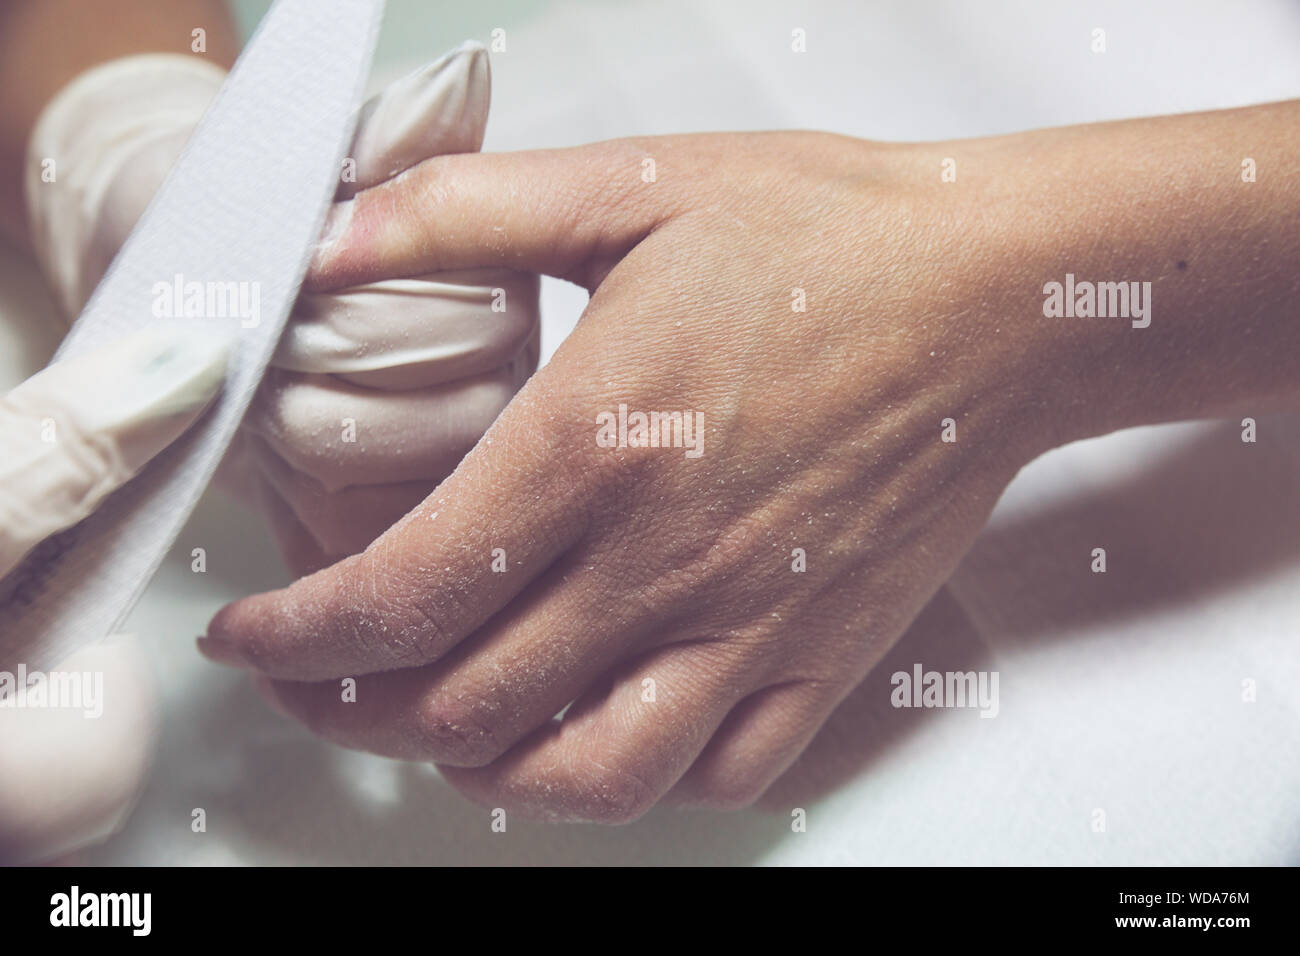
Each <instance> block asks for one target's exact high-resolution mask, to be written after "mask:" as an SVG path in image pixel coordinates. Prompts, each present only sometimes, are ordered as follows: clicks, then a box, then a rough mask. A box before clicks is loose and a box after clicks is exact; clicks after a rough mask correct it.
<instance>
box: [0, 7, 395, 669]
mask: <svg viewBox="0 0 1300 956" xmlns="http://www.w3.org/2000/svg"><path fill="white" fill-rule="evenodd" d="M382 11H383V3H382V0H278V2H277V3H276V4H275V6H274V7H272V8H271V10H270V12H269V13H268V14H267V15H266V18H265V19H264V20H263V22H262V24H261V26H260V27H259V28H258V31H257V33H256V34H255V35H254V37H253V38H252V40H251V41H250V42H249V45H248V47H247V48H246V50H245V52H244V54H243V55H242V56H241V57H240V59H239V61H238V62H237V63H236V64H235V67H234V69H233V70H232V71H231V74H230V77H229V78H228V79H227V81H226V83H225V85H224V86H223V87H222V89H221V91H220V93H219V94H218V95H217V98H216V99H215V101H214V102H213V104H212V107H211V108H210V109H209V110H208V112H207V114H206V115H205V116H204V118H203V121H202V122H201V123H200V124H199V127H198V129H196V130H195V132H194V135H193V137H192V138H191V139H190V142H189V144H188V145H187V146H186V148H185V151H184V152H183V153H182V155H181V158H180V159H179V160H178V161H177V164H176V166H175V168H174V169H173V170H172V172H171V174H170V175H169V176H168V178H167V181H166V182H165V183H164V184H163V186H162V188H161V189H160V190H159V192H158V195H157V196H156V197H155V199H154V201H153V203H152V204H151V205H150V207H149V208H148V210H146V212H145V214H144V216H143V217H141V220H140V222H139V224H138V225H137V226H136V229H135V231H134V232H132V233H131V236H130V238H129V239H128V240H127V242H126V244H125V245H124V246H123V248H122V251H121V253H120V254H119V255H118V257H117V259H116V260H115V261H114V263H113V265H112V267H111V268H110V269H109V271H108V274H107V275H106V276H105V277H104V280H103V281H102V282H101V283H100V284H99V287H98V288H97V289H96V290H95V294H94V295H93V296H92V297H91V299H90V301H89V302H88V303H87V305H86V308H85V310H84V311H83V312H82V314H81V316H80V318H79V319H78V320H77V322H76V324H75V325H74V326H73V329H72V331H71V332H70V333H69V335H68V338H67V340H66V341H65V342H64V344H63V346H62V347H61V348H60V350H59V353H58V355H57V356H56V357H55V360H56V361H58V360H61V359H64V358H69V357H71V356H73V355H77V354H80V353H82V352H84V351H87V350H89V349H93V348H95V347H97V346H99V345H102V344H104V343H106V342H108V341H111V340H113V339H116V338H119V337H121V336H122V335H124V334H126V333H128V332H131V331H134V330H136V329H138V328H141V327H143V326H145V325H147V324H149V323H151V322H178V321H179V322H187V323H192V324H194V326H195V329H196V332H198V331H200V329H201V328H203V327H205V326H206V327H208V328H211V327H212V326H213V325H215V324H222V323H224V324H225V325H227V326H228V327H230V328H231V329H233V330H235V343H236V344H235V347H234V349H233V350H232V354H231V360H230V369H229V372H228V374H227V378H226V383H225V387H224V389H223V391H222V394H221V395H220V396H219V397H218V399H217V401H216V402H215V404H214V406H213V407H212V409H210V410H209V412H208V413H207V414H206V415H205V417H204V418H203V419H202V420H201V421H200V422H199V423H198V424H197V425H196V426H195V427H194V428H193V429H191V431H190V432H189V433H187V434H186V435H185V436H184V437H182V438H181V439H180V441H178V442H177V443H176V444H174V445H173V446H172V447H171V448H169V449H168V450H167V451H166V452H164V453H163V454H162V455H160V456H159V457H158V458H156V459H155V460H154V461H153V462H152V463H150V465H149V466H148V467H146V468H145V469H144V470H143V471H142V472H141V473H140V474H139V475H137V476H136V477H135V478H134V479H133V480H132V481H131V482H130V483H129V484H128V485H126V486H125V487H123V488H122V489H120V490H119V491H118V492H117V493H115V494H114V495H113V496H112V497H111V498H110V499H109V500H108V501H107V502H105V504H104V506H103V507H101V508H100V510H99V511H97V512H96V513H95V514H93V515H91V516H90V517H89V518H87V519H86V520H85V521H83V522H82V523H81V524H79V525H77V526H76V527H74V528H71V529H69V530H68V531H66V532H64V533H62V534H59V535H56V536H55V537H53V538H51V539H49V540H47V541H45V542H44V543H43V544H41V545H39V546H38V547H37V548H36V550H35V551H33V552H32V553H31V554H30V555H29V556H28V557H27V559H26V560H25V561H24V562H23V564H22V565H20V566H19V567H17V568H15V569H14V571H13V572H12V573H11V574H10V575H9V576H8V577H7V578H6V579H5V580H4V581H3V582H2V583H0V670H5V669H8V670H13V669H14V667H15V666H16V665H17V664H18V663H20V662H21V663H25V664H27V665H28V667H29V668H34V669H48V668H50V667H53V666H55V665H57V664H58V662H59V661H60V660H61V659H62V658H63V657H65V656H66V655H67V654H68V653H70V652H71V651H73V650H75V649H76V648H78V647H80V646H82V645H85V644H88V643H91V642H93V641H96V640H99V639H100V638H102V637H104V636H105V635H107V634H109V633H111V632H112V631H113V630H115V629H116V628H118V627H119V626H120V625H121V624H122V621H123V620H124V619H125V617H126V615H127V614H128V613H129V612H130V610H131V608H132V606H133V605H134V604H135V602H136V600H137V599H138V598H139V596H140V594H141V592H142V591H143V590H144V588H145V585H146V584H147V583H148V581H149V579H150V578H151V577H152V576H153V573H154V572H155V571H156V570H157V569H158V565H159V564H160V563H161V562H162V558H163V556H164V555H165V553H166V551H167V549H168V548H169V547H170V546H171V544H172V542H173V541H174V540H175V539H176V536H177V534H178V533H179V532H180V529H181V526H182V525H183V524H184V522H185V519H186V518H187V517H188V516H189V514H190V512H191V510H192V509H193V507H194V505H195V503H196V502H197V501H198V498H199V495H200V494H202V492H203V489H204V487H205V486H206V485H207V483H208V480H209V479H210V478H211V476H212V473H213V471H214V470H215V469H216V466H217V464H218V462H219V461H220V459H221V456H222V454H223V452H224V451H225V449H226V447H227V446H228V445H229V444H230V441H231V439H232V438H233V437H234V434H235V429H236V428H237V427H238V425H239V421H240V419H241V418H242V417H243V414H244V411H245V409H246V408H247V406H248V403H249V401H250V400H251V398H252V396H253V393H254V391H255V390H256V388H257V385H258V382H259V381H260V379H261V377H262V374H263V372H264V371H265V369H266V365H267V362H268V361H269V360H270V357H271V354H272V352H273V351H274V349H275V345H276V341H277V339H278V338H279V336H280V332H281V330H282V329H283V327H284V322H285V320H286V318H287V317H288V314H289V311H290V309H291V308H292V306H293V302H294V299H295V298H296V297H297V294H298V287H299V286H300V285H301V283H302V278H303V275H304V273H305V271H306V268H307V261H308V257H309V255H310V251H311V247H312V244H313V242H314V240H315V239H316V236H317V235H318V234H319V232H320V228H321V224H322V222H323V220H324V216H325V212H326V209H327V208H328V206H329V201H330V199H331V198H332V196H333V194H334V191H335V188H336V186H337V185H338V171H339V168H340V163H341V162H342V158H343V155H344V150H345V149H346V147H347V145H348V142H349V140H350V138H351V135H352V129H353V126H354V125H355V121H356V114H357V107H358V105H359V103H360V98H361V93H362V89H363V87H364V84H365V79H366V74H367V72H368V69H369V64H370V58H371V55H372V52H373V48H374V41H375V35H376V33H377V31H378V24H379V20H380V17H381V14H382ZM178 276H180V277H182V278H181V280H179V281H180V288H181V289H182V292H183V293H184V292H185V290H186V289H187V288H188V289H189V290H194V289H196V288H198V289H203V290H206V289H208V288H212V289H213V290H217V291H218V294H214V295H213V296H212V297H208V296H207V295H206V292H205V294H204V296H203V298H202V302H203V305H202V307H200V308H191V310H190V311H191V312H194V311H198V312H203V313H205V314H203V315H201V316H196V315H190V316H189V317H183V318H160V317H157V316H156V315H155V311H156V310H155V305H156V304H157V302H158V300H159V284H160V283H166V284H172V285H173V286H174V285H175V284H176V283H177V281H178V280H177V277H178ZM190 283H199V284H200V285H199V286H197V287H196V286H193V285H188V284H190ZM227 283H235V284H239V283H243V284H244V285H242V286H239V285H236V286H233V287H232V286H227V285H225V284H227ZM218 284H221V286H220V289H219V288H218ZM230 288H239V289H242V290H243V292H244V296H245V297H244V300H243V301H244V303H245V304H250V303H251V301H252V296H253V290H256V296H257V300H256V301H257V304H258V309H257V314H256V316H255V318H256V324H253V321H252V316H251V310H249V309H245V310H243V311H244V314H245V317H244V318H241V317H240V316H239V315H227V316H226V317H221V316H220V315H219V314H213V313H220V312H230V311H236V312H238V311H239V310H238V309H234V310H232V309H223V308H221V301H220V300H221V296H222V295H224V294H225V292H224V290H226V289H230ZM197 301H198V300H193V301H192V302H191V303H187V302H186V301H185V297H184V295H183V296H182V298H181V299H180V301H179V302H176V303H173V304H176V305H180V306H181V314H182V315H183V314H184V311H185V308H184V307H185V306H186V305H187V304H191V305H193V304H194V303H196V302H197ZM157 311H166V309H165V307H164V308H162V309H159V310H157Z"/></svg>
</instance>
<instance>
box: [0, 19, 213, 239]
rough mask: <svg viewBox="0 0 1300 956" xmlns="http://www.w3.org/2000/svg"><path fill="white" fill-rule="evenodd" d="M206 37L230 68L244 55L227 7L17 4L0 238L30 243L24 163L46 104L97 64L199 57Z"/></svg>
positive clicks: (7, 68) (6, 32)
mask: <svg viewBox="0 0 1300 956" xmlns="http://www.w3.org/2000/svg"><path fill="white" fill-rule="evenodd" d="M199 28H201V29H203V30H204V33H205V35H204V44H205V46H206V52H204V53H202V54H199V55H201V56H204V57H205V58H207V59H209V60H211V61H212V62H214V63H217V64H218V65H221V66H229V65H230V64H231V63H232V62H233V61H234V57H235V53H236V52H237V50H238V44H237V39H236V32H235V28H234V25H233V23H232V21H231V19H230V16H229V13H228V11H227V10H226V6H225V4H224V3H223V2H222V0H169V2H160V0H114V2H113V3H99V2H93V0H14V2H10V3H6V4H5V5H4V7H3V9H0V233H3V235H4V236H5V237H6V238H7V239H9V240H11V241H15V242H18V243H20V244H21V243H25V242H26V225H25V218H26V217H25V213H24V209H23V195H22V189H23V162H24V153H25V150H26V146H27V139H28V137H29V136H30V135H31V131H32V128H33V126H34V125H35V123H36V119H37V117H38V116H39V115H40V112H41V110H42V109H43V108H44V106H45V104H46V103H48V102H49V101H50V99H51V98H52V97H53V96H54V95H55V94H56V93H57V92H58V91H59V90H60V89H61V88H62V87H63V86H64V85H65V84H66V83H68V82H69V81H70V80H71V79H73V78H74V77H75V76H76V75H77V74H79V73H81V72H82V71H84V70H86V69H88V68H90V67H92V66H94V65H95V64H97V63H102V62H106V61H108V60H112V59H116V58H118V57H123V56H129V55H131V54H133V53H146V52H171V53H187V54H188V53H192V52H194V51H193V50H192V44H193V41H194V38H193V31H194V30H196V29H199Z"/></svg>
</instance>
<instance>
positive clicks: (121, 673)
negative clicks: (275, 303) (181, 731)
mask: <svg viewBox="0 0 1300 956" xmlns="http://www.w3.org/2000/svg"><path fill="white" fill-rule="evenodd" d="M227 352H228V342H227V340H224V339H217V338H207V337H204V336H196V335H195V334H194V333H193V331H192V330H190V331H183V330H181V329H179V328H174V327H171V326H158V327H155V328H151V329H149V330H148V331H146V332H143V333H140V334H137V335H135V336H132V337H130V338H127V339H123V340H122V341H120V342H117V343H114V344H112V345H110V346H108V347H106V348H103V349H100V350H98V351H96V352H93V353H90V354H87V355H84V356H81V357H79V358H76V359H71V360H68V361H65V362H59V363H57V364H55V365H51V366H50V367H48V368H46V369H45V370H44V371H42V372H39V373H38V374H36V375H34V376H33V377H32V378H29V379H28V380H27V381H25V382H23V383H22V384H21V385H19V386H18V387H17V388H15V389H14V390H13V391H11V392H10V393H9V394H8V395H6V396H4V397H3V398H0V577H2V576H4V575H7V574H8V573H9V572H10V571H12V570H13V569H14V567H15V566H17V565H18V564H19V563H20V562H21V561H22V559H23V557H24V556H25V555H26V554H28V552H30V551H31V550H32V549H33V548H35V547H36V546H37V545H38V544H39V543H40V542H41V541H42V540H44V539H45V538H46V537H48V536H49V535H51V534H54V533H55V532H57V531H61V530H63V529H64V528H68V527H71V526H72V525H74V524H76V523H77V522H78V521H80V520H81V519H83V518H85V517H86V516H87V515H89V514H90V513H91V512H92V511H94V510H95V508H97V507H98V506H99V504H100V503H101V502H102V501H103V500H104V499H105V498H106V497H108V495H109V494H110V493H111V492H113V491H114V490H115V489H116V488H118V487H119V486H120V485H122V484H123V483H125V482H126V481H127V479H129V478H130V477H131V476H132V475H134V474H135V473H136V472H137V471H138V470H139V469H140V468H141V467H142V466H143V465H144V464H145V462H147V461H148V460H149V459H150V458H152V457H153V456H154V455H156V454H157V453H158V452H160V451H161V450H162V449H163V448H165V447H166V446H167V445H168V444H170V443H171V442H172V441H173V440H174V439H175V438H176V437H177V436H179V435H180V434H181V433H182V432H183V431H184V430H185V429H186V428H188V427H189V425H190V424H191V423H192V422H193V421H194V420H195V419H197V418H198V417H199V415H200V414H201V413H202V411H203V410H204V408H205V407H206V405H207V404H208V402H209V401H210V400H211V399H212V397H213V396H214V395H215V394H216V393H217V390H218V389H219V387H220V385H221V381H222V378H223V376H224V373H225V366H226V355H227ZM5 583H6V584H8V585H11V586H18V587H21V586H22V584H21V582H18V583H17V584H16V585H14V583H13V582H5ZM3 647H4V628H3V625H0V651H3ZM0 657H2V658H3V660H4V661H5V665H4V666H6V667H12V668H13V670H7V671H5V672H4V673H0V695H3V696H4V698H5V699H3V700H0V862H16V861H25V860H36V859H48V858H50V857H53V856H56V855H58V854H62V853H65V852H67V851H68V850H70V849H73V848H75V847H78V846H82V845H84V844H86V843H91V842H95V841H98V840H101V839H103V838H104V837H106V836H108V835H109V834H111V833H112V832H113V831H114V830H116V829H117V827H118V825H119V824H120V823H121V821H122V820H123V818H124V817H125V816H126V813H127V811H128V810H129V809H130V807H131V804H132V801H133V800H134V797H135V794H136V792H137V790H138V789H139V786H140V783H141V781H142V780H143V779H144V773H145V770H146V768H147V766H148V761H149V756H150V754H151V752H152V748H153V739H154V736H155V725H156V718H155V716H154V705H153V697H154V695H153V690H152V686H151V684H150V681H149V677H148V670H147V667H146V666H145V665H144V663H143V659H142V656H141V654H140V651H139V650H138V648H137V647H136V646H135V645H134V644H133V643H132V642H131V641H129V640H126V639H122V638H117V639H113V640H110V641H109V642H106V643H103V644H97V645H92V646H90V647H87V648H85V649H83V650H81V651H78V652H77V653H75V654H73V655H72V656H71V657H70V658H68V659H67V660H65V661H63V662H61V663H60V664H59V666H58V667H57V668H55V670H56V671H59V672H68V673H77V674H83V675H84V674H90V675H92V679H91V681H89V682H86V683H85V689H86V691H87V694H86V696H85V697H84V698H82V700H80V701H79V702H77V703H78V704H79V706H78V707H76V708H73V709H68V708H62V709H59V708H51V707H48V706H43V705H41V706H38V702H37V701H36V699H35V698H31V699H29V698H28V697H27V696H26V695H25V694H22V693H20V692H18V687H17V684H18V683H20V682H21V681H20V680H19V674H18V670H17V669H18V667H19V665H22V666H26V664H25V662H11V661H9V658H8V656H7V655H0ZM95 712H98V713H97V715H95Z"/></svg>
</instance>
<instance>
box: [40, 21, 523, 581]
mask: <svg viewBox="0 0 1300 956" xmlns="http://www.w3.org/2000/svg"><path fill="white" fill-rule="evenodd" d="M220 81H221V71H220V70H218V69H216V68H214V67H212V66H211V65H210V64H208V63H205V62H202V61H198V60H196V59H195V58H192V57H180V56H161V55H151V56H143V57H132V58H129V59H126V60H121V61H117V62H116V63H111V64H108V65H106V66H104V67H100V68H98V69H96V70H92V71H90V72H89V73H87V74H86V75H85V76H83V77H82V78H80V79H79V80H77V81H75V82H74V83H73V84H71V85H70V86H69V87H68V89H67V90H65V91H64V92H63V93H61V94H60V95H59V97H57V98H56V100H55V102H54V103H53V104H51V107H50V108H49V109H48V110H47V112H46V115H45V116H44V117H43V118H42V120H41V122H40V124H38V127H37V129H36V132H35V133H34V134H33V137H32V143H31V147H30V149H29V164H28V168H29V179H28V184H27V194H28V206H29V210H30V213H31V219H32V222H33V232H34V236H35V238H36V242H37V247H38V253H39V254H40V256H41V260H42V262H43V263H44V264H45V268H46V272H47V274H48V275H49V276H51V278H52V280H53V282H54V283H55V285H56V286H57V288H58V291H59V296H60V301H61V302H63V304H64V307H65V309H67V310H68V312H69V314H75V312H76V311H77V310H78V309H80V307H81V305H82V303H83V302H84V301H85V299H86V297H88V296H89V294H90V291H91V290H93V288H94V285H95V283H96V282H97V281H98V280H99V278H100V276H101V275H102V274H103V271H104V270H105V269H106V268H107V266H108V263H109V262H110V261H111V259H112V256H113V255H114V254H116V251H117V248H118V247H119V246H120V245H121V243H122V242H123V241H124V240H125V238H126V235H127V234H128V233H129V231H130V228H131V226H132V225H134V223H135V221H136V219H137V218H138V217H139V215H140V214H141V213H142V212H143V211H144V208H145V206H146V205H147V204H148V201H149V199H150V198H151V197H152V195H153V193H154V192H155V191H156V189H157V187H158V186H159V185H160V184H161V182H162V179H163V177H164V175H165V173H166V170H167V169H168V168H169V167H170V165H171V163H172V162H173V161H174V160H175V157H176V156H177V155H178V154H179V152H180V149H181V147H182V145H183V144H184V142H185V139H186V138H187V137H188V135H189V133H190V132H191V131H192V130H193V127H194V126H195V125H196V124H197V122H198V120H199V118H200V117H201V115H202V112H203V109H204V108H205V107H206V105H207V102H208V101H209V100H210V99H211V97H212V95H213V94H214V93H215V92H216V89H217V88H218V87H219V85H220ZM489 86H490V80H489V74H488V63H487V53H486V51H485V50H484V49H483V48H482V47H481V46H479V45H476V44H466V45H464V46H462V47H461V48H460V49H458V50H455V51H453V52H452V53H450V54H448V55H447V56H445V57H443V58H442V59H440V60H438V61H437V62H436V63H434V64H432V65H430V66H428V67H425V68H423V69H421V70H418V71H416V72H415V73H413V74H411V75H409V76H407V77H405V78H404V79H402V80H399V81H397V82H396V83H393V84H392V85H390V86H389V87H388V88H387V89H385V90H384V91H383V92H381V93H380V94H378V95H377V96H375V97H374V98H372V99H371V100H370V101H369V102H367V103H366V105H365V106H364V107H363V110H362V116H361V119H360V122H359V124H358V128H357V132H356V136H355V138H354V140H353V144H352V149H351V150H350V151H349V160H348V161H347V162H345V164H344V168H343V170H342V171H341V182H340V189H339V196H338V200H339V201H340V202H341V203H346V202H347V200H348V199H349V197H350V196H351V195H352V194H354V193H355V192H356V191H358V190H361V189H365V188H368V187H370V186H374V185H377V184H378V183H380V182H383V181H384V180H386V179H389V178H392V177H394V176H396V175H399V174H400V173H401V172H402V171H404V170H405V169H408V168H409V167H411V166H413V165H415V164H416V163H419V162H420V161H421V160H424V159H426V158H428V157H431V156H434V155H438V154H441V153H451V152H470V151H474V150H476V149H478V147H479V145H480V144H481V142H482V138H483V130H484V126H485V125H486V121H487V109H488V101H489ZM156 90H166V91H167V93H166V95H164V96H162V97H158V96H157V95H156V93H155V91H156ZM59 156H67V157H69V158H68V159H67V160H66V161H64V162H62V163H60V164H59V165H58V167H57V169H58V182H59V183H60V184H61V185H60V186H59V188H57V189H55V188H52V185H53V184H50V183H46V182H43V181H42V180H41V177H40V169H41V159H42V158H45V157H59ZM74 157H75V158H74ZM537 289H538V286H537V279H536V277H535V276H532V275H528V274H524V273H517V272H511V271H507V270H501V269H490V270H467V271H462V272H457V273H445V274H440V275H424V276H417V277H412V278H406V279H396V280H389V281H384V282H376V283H371V284H368V285H364V286H358V287H356V288H352V289H344V290H339V291H336V292H333V293H331V294H329V295H311V294H306V295H304V296H302V298H300V299H299V301H298V304H297V306H296V307H295V310H294V313H293V316H292V317H291V319H290V322H289V325H288V327H287V330H286V332H285V335H284V337H283V339H282V340H281V343H280V348H279V349H278V351H277V352H276V355H275V357H274V359H273V360H272V368H271V370H270V371H269V373H268V375H267V377H266V379H265V380H264V382H263V385H262V388H261V389H260V390H259V393H258V395H257V397H256V399H255V400H254V403H253V405H252V406H251V407H250V409H249V413H248V415H247V417H246V418H245V421H244V428H243V429H242V430H241V435H240V438H239V439H238V440H237V443H236V446H234V447H232V450H231V454H230V456H229V457H228V460H227V462H226V463H225V464H224V465H223V468H222V470H221V472H220V473H219V479H220V480H222V481H223V482H224V483H225V484H226V485H227V487H234V488H236V489H237V490H238V491H240V492H242V493H244V494H251V493H256V494H257V495H259V496H261V498H262V499H263V501H264V502H265V503H266V504H267V505H268V512H269V515H270V518H271V521H272V525H273V527H274V529H275V531H276V533H277V536H278V537H279V539H280V541H281V544H282V545H283V547H284V550H285V553H286V557H287V558H288V560H289V563H290V564H291V566H292V567H293V568H294V570H295V571H296V572H298V573H304V572H306V571H310V570H315V569H316V568H318V567H322V566H324V565H326V564H330V563H332V562H333V561H335V560H337V559H338V558H340V557H343V556H345V555H347V554H351V553H354V552H356V551H360V550H362V549H363V548H364V547H365V546H366V545H367V544H369V543H370V541H371V540H373V539H374V538H375V537H376V536H377V535H378V534H379V533H380V532H382V531H383V530H384V529H386V528H387V527H388V526H389V525H390V524H392V523H393V522H394V521H395V520H396V519H397V518H399V517H400V516H401V515H403V514H404V513H405V512H406V511H408V510H409V509H410V508H411V507H413V506H414V505H415V504H417V503H418V502H419V501H420V500H422V499H423V498H424V497H425V496H426V495H427V494H428V493H429V492H430V491H431V490H432V489H433V488H434V487H435V486H436V485H437V484H438V482H439V481H441V480H442V478H444V477H445V476H446V475H447V474H449V473H450V472H451V471H452V469H453V468H454V467H455V466H456V464H457V462H459V460H460V459H461V457H463V455H464V454H465V453H466V452H467V451H468V450H469V449H470V448H471V447H473V445H474V443H475V442H476V441H477V440H478V438H479V436H480V435H481V434H482V433H483V432H484V431H485V430H486V429H487V426H488V425H489V424H491V422H492V421H493V420H494V419H495V418H496V416H497V414H498V413H499V412H500V410H501V409H502V408H503V407H505V405H506V403H507V402H508V401H509V400H510V398H511V397H512V396H513V395H514V393H515V391H516V390H517V389H518V388H519V387H520V385H522V383H523V382H524V380H525V379H526V378H527V377H528V376H529V374H531V372H532V371H533V369H534V368H535V367H536V364H537V347H538V312H537Z"/></svg>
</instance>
